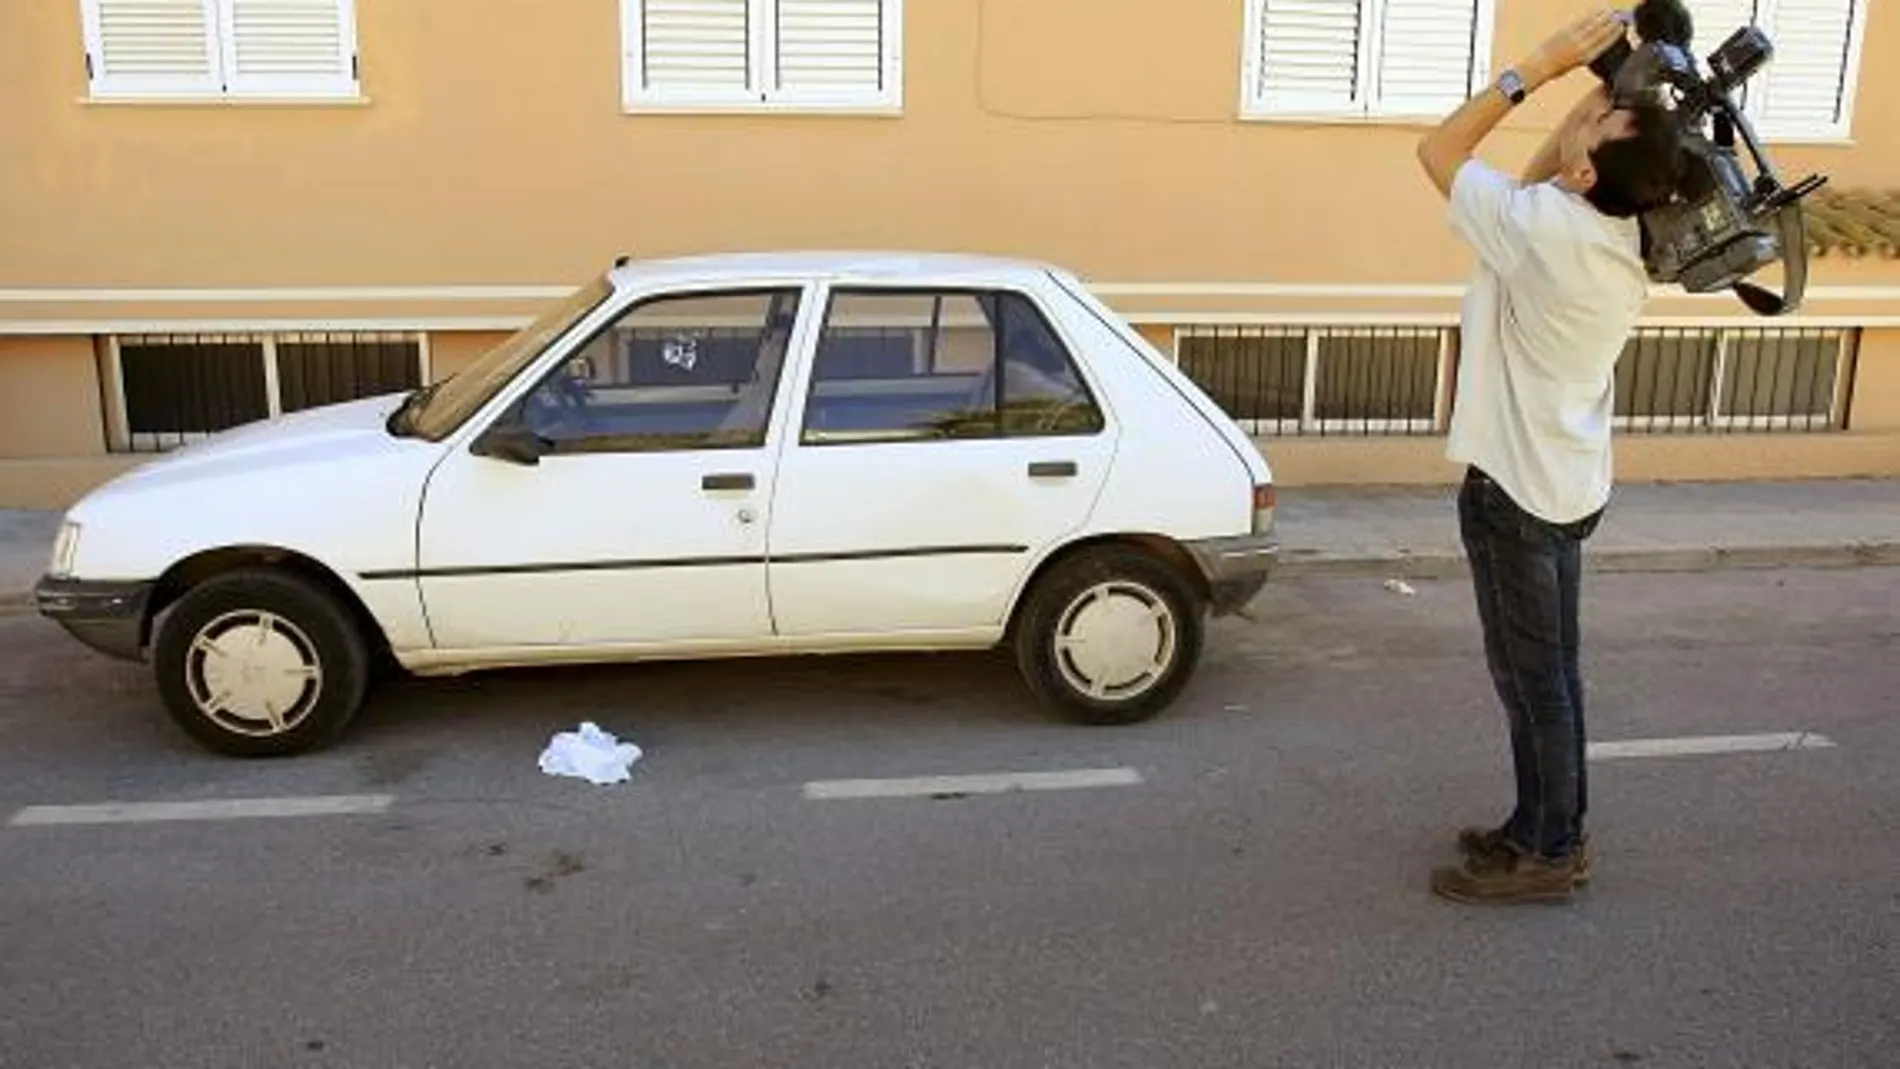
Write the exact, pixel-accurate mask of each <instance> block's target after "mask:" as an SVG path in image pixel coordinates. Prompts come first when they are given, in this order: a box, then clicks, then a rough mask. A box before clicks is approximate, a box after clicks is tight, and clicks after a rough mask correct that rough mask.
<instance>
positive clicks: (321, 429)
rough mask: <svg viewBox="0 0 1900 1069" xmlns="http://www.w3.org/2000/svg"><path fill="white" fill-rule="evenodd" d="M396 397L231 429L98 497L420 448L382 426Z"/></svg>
mask: <svg viewBox="0 0 1900 1069" xmlns="http://www.w3.org/2000/svg"><path fill="white" fill-rule="evenodd" d="M402 398H403V395H402V394H381V395H378V396H375V397H366V398H363V399H361V400H356V401H345V402H342V403H340V404H334V405H323V406H321V407H318V408H309V409H304V410H303V411H300V412H294V413H291V414H289V415H284V416H279V417H277V418H275V419H270V420H260V421H258V422H255V423H247V424H245V425H243V426H241V427H233V428H231V429H230V430H228V431H224V432H222V433H219V434H215V435H213V436H211V437H209V438H206V439H204V440H202V441H199V442H195V443H193V444H191V445H188V446H185V447H183V448H180V449H177V450H174V451H172V452H170V453H166V454H164V455H163V456H160V457H158V458H156V459H153V460H151V461H149V462H147V463H145V464H141V465H139V466H138V467H136V468H134V469H132V470H131V471H129V472H126V473H125V474H124V475H121V476H119V477H118V478H117V479H114V480H112V481H111V482H109V483H107V484H106V485H104V486H102V487H100V489H99V492H100V493H101V494H102V495H103V494H112V493H119V492H130V491H141V492H142V491H146V490H150V489H153V488H154V487H156V486H160V485H165V484H172V483H179V482H187V481H197V480H203V479H224V478H230V477H233V476H246V475H252V474H259V473H266V472H268V473H270V474H271V475H272V476H277V475H281V474H285V473H287V472H289V471H290V470H292V469H295V468H298V467H303V466H306V465H312V464H326V465H327V464H334V463H337V462H338V461H345V460H349V459H352V458H358V457H364V456H370V455H382V454H388V453H391V452H395V451H398V450H402V449H403V448H405V447H413V446H416V445H421V444H426V443H423V442H422V441H421V440H420V439H414V438H397V437H395V436H394V435H392V434H390V433H389V430H388V428H387V427H386V426H385V423H386V421H387V420H388V419H389V414H390V413H391V412H394V411H395V410H396V408H397V407H398V406H399V405H401V404H402Z"/></svg>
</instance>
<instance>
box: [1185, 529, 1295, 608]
mask: <svg viewBox="0 0 1900 1069" xmlns="http://www.w3.org/2000/svg"><path fill="white" fill-rule="evenodd" d="M1187 550H1188V552H1189V553H1190V554H1192V555H1193V557H1194V562H1195V563H1196V564H1198V565H1199V566H1200V569H1201V575H1202V576H1203V577H1204V578H1206V580H1207V589H1208V595H1209V599H1208V600H1209V608H1210V609H1211V610H1212V612H1213V614H1214V615H1215V616H1229V615H1232V614H1235V613H1239V612H1241V611H1242V610H1243V609H1245V608H1246V607H1247V604H1248V603H1249V602H1251V601H1252V600H1253V599H1254V598H1255V597H1256V596H1257V595H1258V594H1259V593H1260V591H1261V589H1262V588H1263V587H1265V586H1266V585H1267V580H1268V579H1269V578H1271V577H1272V575H1273V568H1274V565H1275V564H1277V563H1278V562H1279V559H1280V543H1279V540H1278V539H1276V538H1275V537H1274V536H1273V535H1272V534H1253V535H1240V536H1238V537H1235V538H1206V539H1201V540H1199V541H1194V542H1189V543H1187Z"/></svg>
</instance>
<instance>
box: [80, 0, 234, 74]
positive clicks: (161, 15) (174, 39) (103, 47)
mask: <svg viewBox="0 0 1900 1069" xmlns="http://www.w3.org/2000/svg"><path fill="white" fill-rule="evenodd" d="M80 11H81V16H82V18H83V20H84V23H85V33H86V60H87V66H88V67H89V68H90V69H91V79H90V80H91V83H92V84H91V91H92V93H93V94H94V95H95V96H101V97H111V96H135V97H136V96H152V97H155V96H212V95H216V94H217V92H218V90H219V80H218V66H219V60H218V44H217V25H218V16H217V6H216V0H84V3H83V4H82V5H81V8H80Z"/></svg>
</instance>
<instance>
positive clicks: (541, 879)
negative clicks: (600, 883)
mask: <svg viewBox="0 0 1900 1069" xmlns="http://www.w3.org/2000/svg"><path fill="white" fill-rule="evenodd" d="M586 871H587V860H586V859H585V858H583V857H581V855H579V854H570V853H568V852H567V851H565V850H556V851H554V852H553V853H550V854H549V855H548V860H547V865H546V867H545V868H544V869H543V870H542V871H541V872H539V873H537V874H535V875H533V876H530V877H528V878H527V879H526V880H524V881H523V883H525V884H526V886H527V888H528V890H530V891H547V890H550V889H551V888H553V886H554V881H555V880H558V879H561V878H563V877H566V876H572V875H574V874H576V873H580V872H586Z"/></svg>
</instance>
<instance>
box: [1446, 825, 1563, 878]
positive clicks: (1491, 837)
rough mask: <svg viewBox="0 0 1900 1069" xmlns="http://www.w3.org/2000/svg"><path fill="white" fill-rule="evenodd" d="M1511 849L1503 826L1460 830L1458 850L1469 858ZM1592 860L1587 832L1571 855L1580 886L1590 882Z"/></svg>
mask: <svg viewBox="0 0 1900 1069" xmlns="http://www.w3.org/2000/svg"><path fill="white" fill-rule="evenodd" d="M1510 849H1511V847H1510V846H1509V845H1508V844H1506V843H1505V841H1504V830H1503V829H1502V828H1479V827H1469V828H1461V829H1459V831H1458V850H1459V852H1460V853H1462V854H1464V855H1465V856H1466V857H1468V858H1470V857H1488V856H1490V855H1493V854H1497V853H1499V852H1501V851H1509V850H1510ZM1591 860H1592V859H1591V856H1590V834H1589V833H1588V832H1585V833H1584V834H1583V835H1582V836H1581V837H1580V838H1578V840H1577V852H1576V853H1575V854H1572V855H1571V861H1572V862H1573V863H1574V865H1573V868H1572V871H1571V878H1572V879H1574V880H1576V882H1577V886H1578V887H1582V886H1584V885H1585V884H1588V883H1589V882H1590V863H1591Z"/></svg>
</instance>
